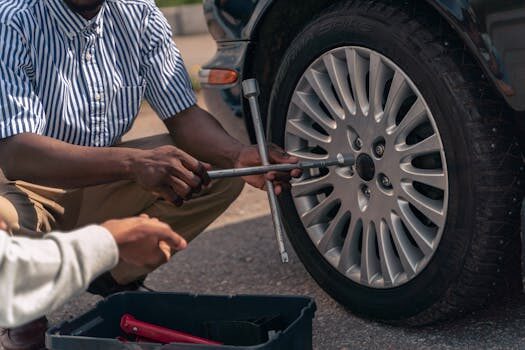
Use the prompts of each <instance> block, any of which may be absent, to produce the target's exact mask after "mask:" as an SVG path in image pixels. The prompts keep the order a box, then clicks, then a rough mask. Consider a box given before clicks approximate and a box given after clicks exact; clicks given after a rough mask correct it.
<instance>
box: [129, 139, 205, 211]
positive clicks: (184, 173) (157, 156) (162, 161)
mask: <svg viewBox="0 0 525 350" xmlns="http://www.w3.org/2000/svg"><path fill="white" fill-rule="evenodd" d="M210 169H211V166H210V165H209V164H206V163H203V162H199V161H198V160H197V159H195V158H193V157H192V156H190V155H189V154H187V153H186V152H184V151H182V150H181V149H179V148H177V147H175V146H162V147H158V148H155V149H152V150H145V151H140V152H138V153H137V155H136V156H135V157H134V159H133V161H132V165H131V171H132V173H133V174H134V180H135V181H136V182H137V183H138V184H140V185H141V186H142V187H143V188H145V189H146V190H149V191H152V192H155V193H158V194H159V195H160V196H162V197H163V198H164V199H166V200H167V201H170V202H173V203H175V204H176V205H182V203H183V201H184V200H188V199H190V198H191V196H192V194H193V193H198V192H200V191H201V189H202V186H206V185H208V184H209V183H210V178H209V177H208V170H210Z"/></svg>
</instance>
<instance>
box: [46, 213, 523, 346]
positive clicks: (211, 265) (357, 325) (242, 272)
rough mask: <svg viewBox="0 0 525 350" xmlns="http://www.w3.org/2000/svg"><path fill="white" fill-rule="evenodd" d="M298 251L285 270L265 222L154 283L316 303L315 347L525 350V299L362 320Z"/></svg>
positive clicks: (241, 229) (83, 302) (219, 237)
mask: <svg viewBox="0 0 525 350" xmlns="http://www.w3.org/2000/svg"><path fill="white" fill-rule="evenodd" d="M288 246H289V245H288ZM290 250H291V248H290ZM290 253H291V254H290V258H291V262H290V264H288V265H283V264H281V263H280V261H279V257H278V253H277V250H276V244H275V241H274V236H273V231H272V225H271V221H270V218H269V217H268V216H264V217H260V218H256V219H252V220H247V221H243V222H239V223H235V224H232V225H228V226H224V227H220V228H216V229H213V230H210V231H207V232H205V233H203V234H202V235H201V236H200V237H199V238H197V239H196V240H195V241H194V242H192V243H191V244H190V247H189V248H188V249H187V250H186V251H184V252H181V253H178V254H177V256H176V257H175V258H174V259H173V260H172V261H171V262H170V263H169V264H167V265H165V266H163V267H161V268H160V269H158V270H157V271H156V272H155V273H153V274H151V275H150V276H149V278H148V280H147V282H146V284H147V285H148V286H150V287H152V288H154V289H156V290H160V291H177V292H191V293H208V294H245V293H248V294H300V295H308V296H311V297H314V298H315V299H316V302H317V306H318V311H317V314H316V319H315V321H314V335H313V336H314V344H315V349H322V350H331V349H362V348H374V349H415V348H417V349H453V348H454V349H457V348H472V349H481V348H483V349H487V348H490V349H512V348H516V349H517V348H524V347H525V333H524V332H523V330H524V329H525V296H521V297H519V298H516V299H514V300H512V301H510V302H506V303H503V302H502V303H500V304H499V305H494V306H492V307H491V308H490V309H487V310H482V311H480V312H478V313H476V314H473V315H470V316H467V317H465V318H463V319H461V320H457V321H454V322H449V323H446V324H442V325H438V326H433V327H426V328H420V329H411V328H402V327H392V326H388V325H383V324H379V323H376V322H370V321H366V320H363V319H360V318H357V317H355V316H353V315H352V314H351V313H349V312H347V311H346V310H344V309H343V308H342V307H341V306H339V305H338V304H337V303H336V302H335V301H333V300H332V299H331V298H330V297H329V296H327V295H326V294H325V293H324V292H323V291H322V290H321V289H320V288H319V287H318V286H317V285H316V284H315V282H314V281H313V280H312V279H311V278H310V276H309V275H308V273H307V272H306V270H305V269H304V268H303V266H302V265H301V263H300V261H299V260H298V258H297V256H296V255H295V254H294V253H293V252H290ZM97 300H98V298H97V297H94V296H91V295H88V294H84V295H82V296H80V297H79V298H77V299H76V300H74V301H72V302H70V303H69V304H68V305H66V306H65V307H63V308H62V309H60V310H58V311H57V312H55V313H54V314H53V315H51V321H52V322H53V323H57V322H60V320H64V319H68V318H70V317H73V316H76V315H78V314H80V313H81V312H83V311H85V310H87V309H89V308H90V307H92V305H93V304H94V303H95V302H96V301H97Z"/></svg>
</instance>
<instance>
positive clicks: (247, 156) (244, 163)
mask: <svg viewBox="0 0 525 350" xmlns="http://www.w3.org/2000/svg"><path fill="white" fill-rule="evenodd" d="M268 151H269V152H268V156H269V158H270V163H272V164H282V163H285V164H287V163H289V164H294V163H297V162H298V161H299V159H298V158H297V157H292V156H290V155H289V154H287V153H286V152H285V151H284V150H283V149H282V148H280V147H278V146H276V145H274V144H271V145H270V146H269V150H268ZM257 165H261V157H260V155H259V150H258V149H257V146H246V147H244V148H243V149H242V150H241V152H240V153H239V156H238V158H237V161H236V162H235V167H236V168H243V167H251V166H257ZM301 174H302V171H301V169H294V170H292V171H290V172H276V171H271V172H269V173H267V174H266V175H251V176H245V177H243V179H244V181H246V182H247V183H248V184H250V185H252V186H254V187H257V188H260V189H265V188H266V180H270V181H272V182H273V184H274V188H275V194H277V195H279V194H281V192H282V191H283V190H289V189H290V180H291V178H292V177H300V176H301Z"/></svg>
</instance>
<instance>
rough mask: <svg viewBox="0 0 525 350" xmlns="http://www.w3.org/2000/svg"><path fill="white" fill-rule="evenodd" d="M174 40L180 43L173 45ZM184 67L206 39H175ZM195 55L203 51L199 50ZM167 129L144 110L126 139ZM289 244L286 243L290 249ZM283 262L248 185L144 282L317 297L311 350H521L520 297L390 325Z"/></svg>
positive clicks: (56, 317)
mask: <svg viewBox="0 0 525 350" xmlns="http://www.w3.org/2000/svg"><path fill="white" fill-rule="evenodd" d="M176 41H177V40H176ZM178 42H179V43H180V44H179V47H181V51H182V52H183V55H186V56H187V58H186V57H185V59H186V61H187V62H186V63H187V64H188V65H189V66H190V67H191V68H190V69H196V68H194V67H196V66H198V65H199V64H202V63H203V62H204V61H205V60H207V59H208V58H209V57H210V56H211V55H212V54H213V51H214V47H213V45H212V46H210V45H209V44H210V43H213V42H212V41H211V39H210V38H209V37H206V36H198V37H194V38H192V37H185V38H183V39H182V40H178ZM199 50H200V51H199ZM163 131H165V128H164V127H163V125H162V123H161V122H160V121H159V120H158V119H157V118H156V117H155V114H154V112H153V111H152V110H151V108H150V107H149V106H147V105H145V106H144V107H143V110H142V112H141V115H140V117H139V118H138V119H137V121H136V123H135V126H134V128H133V129H132V130H131V131H130V133H129V134H128V135H127V137H126V139H130V138H135V137H140V136H148V135H152V134H156V133H159V132H163ZM288 247H290V245H289V244H288ZM289 250H290V258H291V261H290V263H289V264H287V265H283V264H281V263H280V259H279V255H278V253H277V248H276V243H275V239H274V234H273V228H272V223H271V219H270V216H269V210H268V205H267V202H266V196H265V194H264V193H262V192H260V191H258V190H255V189H251V188H245V190H244V191H243V193H242V195H241V197H240V198H239V199H238V200H237V201H236V202H235V203H234V204H233V205H232V207H230V209H229V210H228V211H227V212H226V213H225V214H223V216H221V218H219V219H218V220H217V222H215V223H214V224H213V225H212V226H211V227H210V228H209V229H208V230H207V231H205V232H204V233H203V234H201V235H200V236H199V237H198V238H197V239H196V240H194V241H193V242H192V243H191V244H190V245H189V247H188V249H186V250H185V251H183V252H181V253H178V254H176V256H175V257H174V258H173V259H172V261H171V262H169V263H168V264H166V265H165V266H163V267H161V268H160V269H158V270H157V271H155V272H154V273H152V274H151V275H150V276H149V277H148V279H147V281H146V284H147V285H148V286H149V287H151V288H153V289H156V290H159V291H174V292H190V293H206V294H288V295H307V296H311V297H313V298H315V300H316V303H317V307H318V310H317V313H316V317H315V319H314V331H313V340H314V347H315V349H320V350H332V349H335V350H342V349H345V350H346V349H520V348H524V349H525V331H524V330H525V297H523V296H522V297H520V298H516V299H515V300H512V301H510V302H506V303H503V302H501V303H500V304H498V305H494V306H492V307H491V308H489V309H487V310H482V311H480V312H478V313H476V314H474V315H470V316H467V317H465V318H463V319H461V320H457V321H453V322H449V323H445V324H442V325H439V326H433V327H426V328H403V327H392V326H389V325H384V324H380V323H376V322H371V321H367V320H364V319H361V318H358V317H356V316H354V315H352V314H351V313H350V312H348V311H346V310H345V309H344V308H342V307H341V306H340V305H338V304H337V303H336V302H335V301H334V300H332V299H331V298H330V297H329V296H328V295H327V294H326V293H324V292H323V290H321V289H320V288H319V287H318V286H317V284H316V283H315V282H314V281H313V279H312V278H311V277H310V276H309V275H308V273H307V271H306V270H305V269H304V267H303V266H302V265H301V263H300V261H299V259H298V258H297V256H296V255H295V254H294V253H293V250H292V249H291V247H290V248H289ZM98 300H100V299H99V298H98V297H95V296H92V295H89V294H87V293H86V294H83V295H81V296H80V297H78V298H75V299H74V300H72V301H71V302H70V303H68V304H67V305H65V306H64V307H62V308H61V309H59V310H58V311H56V312H54V313H53V314H52V315H51V316H50V321H51V322H52V323H59V322H61V321H63V320H67V319H70V318H72V317H76V316H78V315H79V314H81V313H82V312H84V311H86V310H88V309H89V308H91V307H93V306H94V304H95V303H96V302H97V301H98Z"/></svg>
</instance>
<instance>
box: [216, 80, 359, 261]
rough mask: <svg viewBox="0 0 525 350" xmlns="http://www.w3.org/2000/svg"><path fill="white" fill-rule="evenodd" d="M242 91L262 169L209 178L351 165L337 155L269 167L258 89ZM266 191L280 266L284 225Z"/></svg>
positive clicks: (284, 257) (269, 185)
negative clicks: (318, 159)
mask: <svg viewBox="0 0 525 350" xmlns="http://www.w3.org/2000/svg"><path fill="white" fill-rule="evenodd" d="M242 90H243V93H244V97H245V98H246V99H248V102H249V103H250V111H251V114H252V119H253V128H254V130H255V138H256V141H257V146H258V148H259V154H260V156H261V161H262V164H263V165H262V166H260V167H252V168H242V169H229V170H217V171H216V172H215V173H214V172H209V175H210V177H211V178H213V177H215V178H218V177H225V176H244V175H249V174H261V173H266V172H268V171H272V170H281V171H283V170H285V171H286V170H291V169H296V168H302V169H310V168H322V167H327V166H331V165H339V166H349V165H352V164H353V163H354V159H353V157H352V156H346V157H345V156H343V155H342V154H338V155H337V157H336V158H335V159H330V160H322V161H317V162H300V163H298V164H270V160H269V157H268V145H267V143H266V136H265V134H264V128H263V123H262V120H261V111H260V108H259V100H258V97H259V85H258V83H257V80H256V79H248V80H244V81H243V82H242ZM266 189H267V192H268V199H269V201H270V209H271V212H272V219H273V227H274V229H275V237H276V239H277V245H278V247H279V254H280V255H281V261H282V262H283V263H287V262H288V260H289V259H288V253H287V252H286V248H285V246H284V225H283V223H282V221H281V213H280V210H279V203H278V201H277V196H276V194H275V192H274V186H273V182H271V181H269V180H266Z"/></svg>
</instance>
